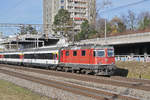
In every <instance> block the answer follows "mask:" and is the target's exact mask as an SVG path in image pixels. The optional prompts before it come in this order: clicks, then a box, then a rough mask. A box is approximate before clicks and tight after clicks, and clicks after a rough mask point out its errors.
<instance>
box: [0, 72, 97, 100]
mask: <svg viewBox="0 0 150 100" xmlns="http://www.w3.org/2000/svg"><path fill="white" fill-rule="evenodd" d="M0 79H1V80H5V81H9V82H11V83H14V84H16V85H18V86H21V87H24V88H27V89H30V90H31V91H33V92H36V93H39V94H41V95H45V96H48V97H51V98H54V99H57V100H94V99H93V98H89V97H85V96H81V95H77V94H73V93H70V92H67V91H63V90H61V89H57V88H54V87H49V86H45V85H42V84H38V83H34V82H31V81H27V80H24V79H20V78H16V77H12V76H9V75H6V74H3V73H0Z"/></svg>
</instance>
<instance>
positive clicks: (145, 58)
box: [115, 55, 150, 62]
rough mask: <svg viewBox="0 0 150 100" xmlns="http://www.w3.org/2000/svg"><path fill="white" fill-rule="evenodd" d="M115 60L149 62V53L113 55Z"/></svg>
mask: <svg viewBox="0 0 150 100" xmlns="http://www.w3.org/2000/svg"><path fill="white" fill-rule="evenodd" d="M115 60H116V61H137V62H150V55H115Z"/></svg>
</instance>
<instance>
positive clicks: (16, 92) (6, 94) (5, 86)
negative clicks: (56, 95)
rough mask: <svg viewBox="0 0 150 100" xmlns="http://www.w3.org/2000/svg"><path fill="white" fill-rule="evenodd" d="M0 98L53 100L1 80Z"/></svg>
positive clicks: (0, 99) (2, 99) (4, 99)
mask: <svg viewBox="0 0 150 100" xmlns="http://www.w3.org/2000/svg"><path fill="white" fill-rule="evenodd" d="M0 100H52V99H50V98H48V97H44V96H40V95H38V94H35V93H32V92H31V91H30V90H27V89H24V88H21V87H19V86H16V85H14V84H12V83H9V82H7V81H4V80H0Z"/></svg>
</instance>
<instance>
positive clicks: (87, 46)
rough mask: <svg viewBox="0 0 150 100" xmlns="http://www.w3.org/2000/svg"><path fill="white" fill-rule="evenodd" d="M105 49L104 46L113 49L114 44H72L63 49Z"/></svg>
mask: <svg viewBox="0 0 150 100" xmlns="http://www.w3.org/2000/svg"><path fill="white" fill-rule="evenodd" d="M91 48H93V49H104V48H110V49H112V48H113V46H104V45H72V46H68V47H65V48H63V49H67V50H68V49H91Z"/></svg>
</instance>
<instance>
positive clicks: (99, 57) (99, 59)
mask: <svg viewBox="0 0 150 100" xmlns="http://www.w3.org/2000/svg"><path fill="white" fill-rule="evenodd" d="M93 56H94V57H95V64H100V65H108V64H110V65H111V64H115V58H114V50H113V49H100V50H94V53H93Z"/></svg>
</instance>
